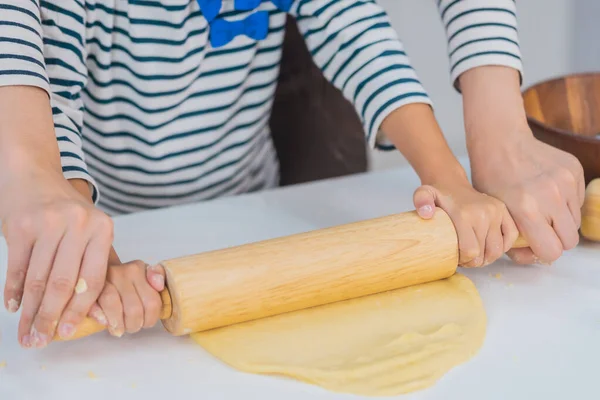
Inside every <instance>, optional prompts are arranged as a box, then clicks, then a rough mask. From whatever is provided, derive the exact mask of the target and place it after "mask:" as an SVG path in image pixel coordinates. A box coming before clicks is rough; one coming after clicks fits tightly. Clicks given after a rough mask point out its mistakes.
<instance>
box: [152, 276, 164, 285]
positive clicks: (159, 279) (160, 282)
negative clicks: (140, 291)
mask: <svg viewBox="0 0 600 400" xmlns="http://www.w3.org/2000/svg"><path fill="white" fill-rule="evenodd" d="M152 283H154V285H155V286H161V287H162V286H164V284H165V278H163V276H162V275H158V274H157V275H152Z"/></svg>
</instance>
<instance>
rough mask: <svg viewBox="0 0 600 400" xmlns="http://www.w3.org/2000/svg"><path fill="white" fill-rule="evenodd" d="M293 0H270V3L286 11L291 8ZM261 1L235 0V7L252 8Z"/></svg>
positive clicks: (241, 8) (238, 8) (245, 9)
mask: <svg viewBox="0 0 600 400" xmlns="http://www.w3.org/2000/svg"><path fill="white" fill-rule="evenodd" d="M293 2H294V0H271V3H273V4H275V7H277V8H278V9H280V10H281V11H285V12H288V11H290V8H292V3H293ZM260 3H262V0H235V6H234V7H235V9H236V10H244V11H248V10H254V9H255V8H256V7H258V6H259V5H260Z"/></svg>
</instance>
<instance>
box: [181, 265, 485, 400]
mask: <svg viewBox="0 0 600 400" xmlns="http://www.w3.org/2000/svg"><path fill="white" fill-rule="evenodd" d="M485 329H486V316H485V310H484V308H483V304H482V302H481V299H480V297H479V294H478V293H477V289H476V288H475V286H474V285H473V283H472V282H471V281H470V280H469V279H468V278H467V277H465V276H463V275H459V274H455V275H454V276H452V277H450V278H448V279H444V280H441V281H436V282H432V283H427V284H423V285H418V286H413V287H409V288H404V289H398V290H394V291H390V292H385V293H380V294H375V295H372V296H367V297H362V298H358V299H352V300H347V301H343V302H339V303H334V304H329V305H325V306H321V307H315V308H311V309H306V310H300V311H296V312H291V313H287V314H282V315H277V316H274V317H270V318H265V319H261V320H256V321H250V322H246V323H242V324H237V325H232V326H228V327H224V328H219V329H214V330H211V331H206V332H200V333H196V334H192V338H193V339H194V340H195V341H196V342H197V343H198V344H200V345H201V346H202V347H204V348H205V349H206V350H207V351H209V352H210V353H212V354H213V355H215V356H216V357H218V358H219V359H221V360H222V361H224V362H225V363H227V364H229V365H230V366H232V367H234V368H236V369H238V370H241V371H246V372H251V373H259V374H275V375H284V376H288V377H292V378H296V379H298V380H300V381H304V382H308V383H312V384H316V385H319V386H321V387H323V388H326V389H329V390H331V391H335V392H344V393H353V394H358V395H366V396H393V395H399V394H404V393H408V392H412V391H415V390H419V389H424V388H426V387H429V386H432V385H433V384H434V383H435V382H436V381H437V380H438V379H439V378H440V377H442V375H444V374H445V373H446V372H447V371H449V370H450V369H451V368H453V367H454V366H456V365H458V364H461V363H463V362H465V361H467V360H468V359H470V358H471V357H472V356H473V355H475V354H476V353H477V351H478V350H479V348H480V347H481V345H482V344H483V340H484V337H485Z"/></svg>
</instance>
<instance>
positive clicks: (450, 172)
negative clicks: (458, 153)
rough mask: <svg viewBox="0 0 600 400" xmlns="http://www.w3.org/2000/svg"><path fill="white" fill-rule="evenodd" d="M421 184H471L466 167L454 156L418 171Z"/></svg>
mask: <svg viewBox="0 0 600 400" xmlns="http://www.w3.org/2000/svg"><path fill="white" fill-rule="evenodd" d="M417 175H418V176H419V179H420V180H421V185H430V186H464V185H470V183H469V178H468V177H467V173H466V172H465V170H464V168H463V167H462V165H460V163H459V162H458V161H456V159H455V158H454V157H453V158H452V160H448V161H447V162H446V163H443V164H441V165H437V164H436V165H432V166H431V168H428V169H426V170H423V171H417Z"/></svg>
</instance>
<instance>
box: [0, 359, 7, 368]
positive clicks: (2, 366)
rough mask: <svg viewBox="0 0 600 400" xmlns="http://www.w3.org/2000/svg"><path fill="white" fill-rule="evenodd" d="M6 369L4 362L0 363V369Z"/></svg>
mask: <svg viewBox="0 0 600 400" xmlns="http://www.w3.org/2000/svg"><path fill="white" fill-rule="evenodd" d="M2 368H6V361H0V369H2Z"/></svg>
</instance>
